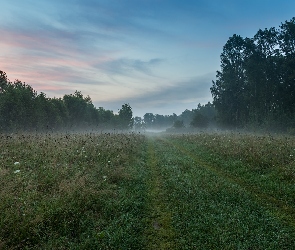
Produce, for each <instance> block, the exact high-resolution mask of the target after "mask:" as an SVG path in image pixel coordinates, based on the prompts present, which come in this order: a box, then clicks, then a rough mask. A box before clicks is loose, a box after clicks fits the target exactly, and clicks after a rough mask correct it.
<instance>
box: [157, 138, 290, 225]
mask: <svg viewBox="0 0 295 250" xmlns="http://www.w3.org/2000/svg"><path fill="white" fill-rule="evenodd" d="M161 140H163V142H164V143H165V144H166V145H167V147H173V148H175V149H176V150H178V151H179V152H181V153H182V154H185V155H187V156H189V157H190V158H192V159H193V160H194V162H195V164H198V165H199V166H202V167H203V168H205V169H207V170H209V171H211V172H213V173H214V174H216V175H218V176H220V177H221V178H223V179H224V180H227V182H229V183H232V184H235V185H239V186H240V187H241V188H243V189H245V191H246V192H248V193H249V194H250V195H251V196H252V198H253V199H255V200H256V201H257V202H258V203H259V204H260V205H261V206H266V207H268V208H269V209H270V211H269V213H271V214H272V216H274V217H276V218H277V219H280V220H282V221H283V222H284V223H287V224H289V225H290V226H292V227H294V228H295V207H294V206H290V205H288V204H287V203H286V202H285V201H282V200H280V197H275V196H274V195H270V194H268V193H266V192H263V191H262V190H261V189H260V187H259V186H255V185H253V183H251V182H250V181H249V180H245V179H243V176H237V175H236V174H235V173H229V172H228V171H225V170H224V169H223V167H222V166H221V167H220V164H219V167H218V166H216V165H214V164H212V163H211V164H210V163H209V162H208V161H205V160H204V159H201V158H200V157H199V156H197V155H195V154H193V153H192V152H190V151H189V149H188V145H186V143H185V142H184V140H183V141H182V142H183V143H182V144H179V143H177V141H173V139H171V137H170V139H168V138H167V137H166V138H161Z"/></svg>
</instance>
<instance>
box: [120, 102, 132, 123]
mask: <svg viewBox="0 0 295 250" xmlns="http://www.w3.org/2000/svg"><path fill="white" fill-rule="evenodd" d="M132 116H133V112H132V108H131V106H130V105H129V104H126V103H125V104H123V105H122V108H121V109H120V110H119V120H120V127H121V128H122V129H131V128H132V127H133V118H132Z"/></svg>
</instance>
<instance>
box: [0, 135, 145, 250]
mask: <svg viewBox="0 0 295 250" xmlns="http://www.w3.org/2000/svg"><path fill="white" fill-rule="evenodd" d="M143 140H144V138H143V137H142V136H140V135H135V134H109V133H108V134H42V135H41V134H35V135H34V134H30V135H28V134H26V135H1V137H0V143H1V150H0V186H1V189H0V200H1V202H0V211H1V214H0V229H1V230H0V245H1V246H2V247H3V248H4V247H5V248H8V249H9V248H14V249H26V248H36V249H41V248H42V249H55V248H61V246H62V248H64V249H69V248H76V249H79V248H89V249H90V248H91V246H92V247H97V246H101V247H102V248H103V247H106V246H108V245H111V244H110V243H109V241H110V237H117V238H118V239H116V241H117V243H118V242H119V241H120V240H122V237H123V236H124V234H125V233H126V232H122V233H121V234H122V235H121V236H119V235H117V236H114V235H112V234H111V232H109V231H108V228H110V227H111V224H112V223H113V222H114V221H116V220H119V217H120V216H121V215H122V212H123V213H124V211H125V209H126V207H124V206H123V205H122V206H123V207H121V203H122V202H123V201H122V200H121V199H124V197H125V195H126V193H125V192H127V191H128V190H130V188H131V187H129V188H128V185H129V186H130V184H128V183H129V182H131V181H134V180H135V179H136V178H134V176H132V172H131V171H129V170H128V169H127V170H126V168H128V167H129V166H130V165H132V164H133V163H134V162H135V160H136V156H137V154H138V153H139V152H141V147H142V143H143ZM121 188H122V189H123V191H122V190H121ZM131 196H132V195H131ZM125 198H126V197H125ZM129 198H130V199H129V201H128V202H125V203H126V204H128V203H130V202H133V201H134V200H133V199H135V198H132V197H129ZM137 198H138V197H137ZM137 198H136V200H137ZM138 202H139V203H140V199H139V201H138ZM139 205H140V204H139ZM119 210H121V211H120V212H118V211H119ZM135 210H136V208H135ZM125 216H126V217H128V216H132V212H130V213H129V215H128V214H125ZM122 223H123V222H122ZM114 226H115V225H113V227H114ZM133 230H138V228H137V229H136V228H135V229H133ZM117 231H118V230H117ZM117 234H118V232H117ZM131 235H132V234H131ZM135 238H136V237H135ZM116 241H115V240H114V239H113V242H116ZM133 241H134V242H136V239H135V240H134V239H133ZM123 245H124V244H123Z"/></svg>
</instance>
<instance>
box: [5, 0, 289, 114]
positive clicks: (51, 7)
mask: <svg viewBox="0 0 295 250" xmlns="http://www.w3.org/2000/svg"><path fill="white" fill-rule="evenodd" d="M0 4H1V15H0V70H2V71H4V72H6V74H7V76H8V78H9V79H10V80H11V81H14V80H15V79H19V80H21V81H23V82H26V83H27V84H29V85H31V86H32V87H33V88H34V89H35V90H36V91H37V92H38V93H40V92H44V93H45V94H46V95H47V96H48V97H51V98H52V97H57V98H58V97H62V96H63V95H65V94H72V93H74V92H75V90H78V91H81V92H82V94H83V95H84V96H88V95H89V96H90V97H91V99H92V102H93V104H94V105H95V106H96V107H97V108H98V107H104V108H105V109H110V110H113V111H114V113H116V112H117V111H118V109H120V108H121V106H122V104H124V103H129V104H130V106H131V107H132V110H133V114H134V115H136V116H143V115H144V114H145V113H154V114H162V115H170V114H172V113H176V114H177V115H179V114H181V112H183V111H184V110H185V109H189V110H191V109H194V108H196V107H197V105H198V103H201V104H206V103H207V102H209V101H211V102H212V96H211V93H210V87H211V86H212V80H215V75H216V71H217V70H219V69H220V54H221V52H222V48H223V46H224V44H225V43H226V41H227V40H228V39H229V37H231V36H232V35H233V34H238V35H241V36H242V37H253V36H254V35H255V33H256V32H257V31H258V30H259V29H265V28H270V27H279V25H280V24H281V23H282V22H285V21H286V20H290V19H291V18H292V17H293V16H295V14H294V10H295V1H290V0H280V1H273V0H255V1H254V0H247V1H246V0H244V1H242V0H235V1H234V0H211V1H210V0H185V1H184V0H83V1H82V0H38V1H36V0H34V1H33V0H13V1H11V0H0Z"/></svg>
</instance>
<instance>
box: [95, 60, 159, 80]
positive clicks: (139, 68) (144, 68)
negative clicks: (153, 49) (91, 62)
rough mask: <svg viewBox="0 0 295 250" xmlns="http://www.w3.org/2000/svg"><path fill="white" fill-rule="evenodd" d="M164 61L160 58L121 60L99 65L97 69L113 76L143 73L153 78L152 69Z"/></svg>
mask: <svg viewBox="0 0 295 250" xmlns="http://www.w3.org/2000/svg"><path fill="white" fill-rule="evenodd" d="M163 61H164V60H163V59H160V58H153V59H150V60H148V61H143V60H140V59H130V58H119V59H114V60H110V61H109V62H105V63H104V64H102V65H101V64H99V65H98V66H97V67H99V68H100V69H103V70H105V71H107V72H108V73H111V74H119V75H132V74H133V73H134V72H139V73H143V74H146V75H150V76H152V75H153V73H152V69H153V67H156V66H157V65H159V64H160V63H162V62H163Z"/></svg>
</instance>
